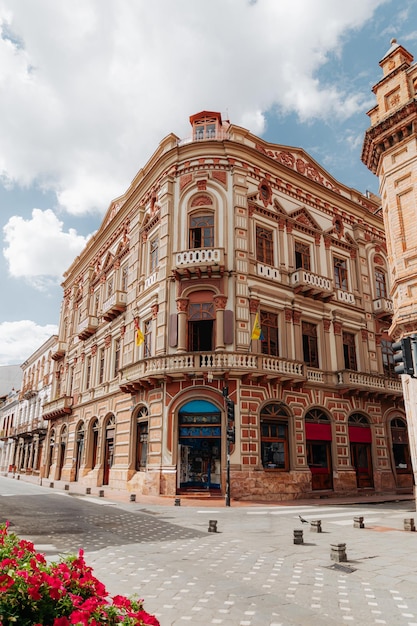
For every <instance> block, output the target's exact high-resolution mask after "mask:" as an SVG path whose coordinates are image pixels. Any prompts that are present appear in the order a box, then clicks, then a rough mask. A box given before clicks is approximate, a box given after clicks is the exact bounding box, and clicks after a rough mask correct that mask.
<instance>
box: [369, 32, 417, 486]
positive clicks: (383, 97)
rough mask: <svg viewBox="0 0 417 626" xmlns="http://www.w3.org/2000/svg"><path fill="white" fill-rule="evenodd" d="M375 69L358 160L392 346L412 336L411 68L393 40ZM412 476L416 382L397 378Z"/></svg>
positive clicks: (416, 240)
mask: <svg viewBox="0 0 417 626" xmlns="http://www.w3.org/2000/svg"><path fill="white" fill-rule="evenodd" d="M379 65H380V66H381V68H382V72H383V76H382V78H381V80H380V81H378V82H377V83H376V85H374V87H373V89H372V91H373V93H374V94H375V96H376V105H375V106H374V107H373V108H372V109H371V110H370V111H369V112H368V115H369V117H370V120H371V127H370V128H369V129H368V130H367V131H366V133H365V139H364V144H363V150H362V161H363V163H365V165H366V166H367V167H368V168H369V169H370V170H371V171H372V172H373V173H374V174H376V175H377V176H378V177H379V183H380V196H381V200H382V212H383V217H384V225H385V230H386V238H387V249H388V261H389V265H390V271H391V285H392V290H391V296H392V300H393V307H394V315H393V319H392V325H391V328H390V335H391V337H392V339H393V341H396V340H398V339H400V338H401V337H403V336H406V335H410V334H412V333H416V332H417V64H413V56H412V55H411V54H410V53H409V52H408V51H407V50H406V49H405V48H404V47H403V46H401V45H400V44H398V43H397V41H396V40H395V39H392V40H391V47H390V49H389V50H388V52H387V53H386V54H385V56H384V57H383V59H382V60H381V61H380V63H379ZM402 378H403V390H404V400H405V406H406V412H407V418H408V420H407V421H408V428H409V434H410V443H411V455H412V461H413V467H414V474H415V476H416V473H417V446H416V443H417V379H414V378H411V377H410V376H403V377H402Z"/></svg>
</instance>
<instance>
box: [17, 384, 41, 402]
mask: <svg viewBox="0 0 417 626" xmlns="http://www.w3.org/2000/svg"><path fill="white" fill-rule="evenodd" d="M37 393H38V392H37V391H36V389H34V388H33V385H25V386H24V387H23V389H22V391H21V392H20V394H19V400H30V399H31V398H34V397H35V396H36V394H37Z"/></svg>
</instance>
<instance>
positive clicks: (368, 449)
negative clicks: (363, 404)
mask: <svg viewBox="0 0 417 626" xmlns="http://www.w3.org/2000/svg"><path fill="white" fill-rule="evenodd" d="M348 430H349V441H350V460H351V463H352V465H353V467H354V468H355V472H356V486H357V487H358V489H369V488H372V487H373V486H374V473H373V469H372V432H371V427H370V424H369V420H368V418H367V417H366V416H365V415H362V413H352V415H350V416H349V423H348Z"/></svg>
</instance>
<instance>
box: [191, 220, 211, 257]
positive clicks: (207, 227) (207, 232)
mask: <svg viewBox="0 0 417 626" xmlns="http://www.w3.org/2000/svg"><path fill="white" fill-rule="evenodd" d="M189 246H190V248H192V249H194V248H213V246H214V214H213V213H212V212H204V213H202V212H198V213H192V214H191V215H190V227H189Z"/></svg>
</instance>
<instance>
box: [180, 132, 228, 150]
mask: <svg viewBox="0 0 417 626" xmlns="http://www.w3.org/2000/svg"><path fill="white" fill-rule="evenodd" d="M229 138H230V135H229V133H228V132H227V130H224V129H223V128H217V129H216V130H213V131H210V132H205V133H204V132H203V133H202V132H194V134H193V136H192V137H186V138H185V139H179V140H178V143H177V145H178V146H186V145H187V144H189V143H193V142H201V141H224V140H225V139H229Z"/></svg>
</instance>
